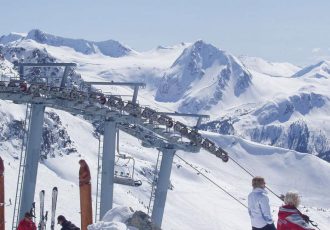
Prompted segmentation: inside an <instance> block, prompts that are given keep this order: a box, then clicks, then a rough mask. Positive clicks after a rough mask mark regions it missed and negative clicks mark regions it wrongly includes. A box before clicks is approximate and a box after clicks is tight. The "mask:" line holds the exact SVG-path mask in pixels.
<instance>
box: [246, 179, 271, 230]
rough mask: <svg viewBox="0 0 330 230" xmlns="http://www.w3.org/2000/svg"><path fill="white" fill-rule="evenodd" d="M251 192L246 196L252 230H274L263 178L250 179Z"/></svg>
mask: <svg viewBox="0 0 330 230" xmlns="http://www.w3.org/2000/svg"><path fill="white" fill-rule="evenodd" d="M252 187H253V190H252V192H251V193H250V194H249V196H248V209H249V215H250V219H251V225H252V230H259V229H260V230H276V228H275V225H274V221H273V219H272V215H271V213H270V207H269V199H268V197H267V191H266V190H265V187H266V182H265V179H264V178H263V177H259V176H258V177H254V178H253V179H252Z"/></svg>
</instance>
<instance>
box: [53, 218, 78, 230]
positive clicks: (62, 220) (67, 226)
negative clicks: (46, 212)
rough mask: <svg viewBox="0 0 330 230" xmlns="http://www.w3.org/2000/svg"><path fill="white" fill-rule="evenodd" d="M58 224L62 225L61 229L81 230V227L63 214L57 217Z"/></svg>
mask: <svg viewBox="0 0 330 230" xmlns="http://www.w3.org/2000/svg"><path fill="white" fill-rule="evenodd" d="M57 224H60V225H62V228H61V230H80V228H78V227H77V226H76V225H74V224H73V223H71V222H70V221H68V220H67V219H66V218H65V217H64V216H63V215H59V216H58V217H57Z"/></svg>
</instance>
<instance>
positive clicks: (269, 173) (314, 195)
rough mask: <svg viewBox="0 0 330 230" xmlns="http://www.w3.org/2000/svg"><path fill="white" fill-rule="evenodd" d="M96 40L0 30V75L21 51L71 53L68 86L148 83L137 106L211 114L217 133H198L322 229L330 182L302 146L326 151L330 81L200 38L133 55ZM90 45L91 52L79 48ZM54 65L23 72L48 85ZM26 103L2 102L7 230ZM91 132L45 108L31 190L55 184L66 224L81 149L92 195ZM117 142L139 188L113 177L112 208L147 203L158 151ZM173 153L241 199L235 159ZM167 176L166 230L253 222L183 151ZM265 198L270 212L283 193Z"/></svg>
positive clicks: (26, 55)
mask: <svg viewBox="0 0 330 230" xmlns="http://www.w3.org/2000/svg"><path fill="white" fill-rule="evenodd" d="M92 43H93V42H91V43H89V42H88V41H85V40H75V39H67V38H60V37H57V36H54V35H50V34H46V33H43V32H41V31H38V30H33V31H31V32H29V33H28V34H27V35H25V34H11V35H7V36H2V37H1V38H0V54H3V56H4V58H5V59H4V60H0V76H1V78H2V79H8V78H10V77H12V76H15V75H17V70H15V69H14V67H13V65H12V63H11V61H15V60H16V61H17V60H20V59H24V60H25V61H26V62H76V63H77V64H78V67H77V69H76V70H74V71H72V72H71V73H70V77H69V79H70V80H71V82H72V84H76V83H77V82H79V81H82V80H87V81H110V80H114V81H137V82H145V83H147V88H146V89H144V90H143V89H141V90H140V91H139V98H138V100H139V103H140V104H144V105H145V104H147V105H149V106H151V107H153V108H155V109H158V110H162V111H176V110H179V111H181V112H199V113H205V114H210V115H211V120H210V121H209V122H208V123H205V124H204V125H203V126H202V128H203V129H205V130H209V131H213V133H211V132H207V131H205V132H203V135H205V136H207V137H209V138H211V139H213V140H214V141H215V142H216V143H217V144H219V145H220V146H222V147H223V148H224V149H226V150H227V151H228V152H229V153H230V156H231V157H232V158H233V159H235V160H236V161H237V162H239V163H241V164H242V165H243V166H244V167H245V168H246V169H248V170H249V171H251V172H252V173H253V174H254V175H262V176H265V178H266V180H267V185H269V187H270V188H272V189H273V190H274V191H275V192H277V193H285V192H286V191H287V190H289V189H295V190H298V191H299V192H300V193H301V194H302V196H303V198H302V200H303V205H304V206H303V207H302V210H303V211H304V212H308V215H310V216H311V218H312V219H313V220H315V221H316V222H317V223H319V227H320V228H321V229H327V226H330V221H329V215H330V209H329V207H330V203H329V201H328V199H327V198H326V197H327V196H328V191H329V189H330V186H329V185H330V181H329V180H330V179H329V177H328V176H326V175H329V173H330V165H329V163H328V162H326V161H324V160H322V159H320V158H318V157H316V156H314V155H312V154H307V153H300V152H310V153H313V154H315V155H318V156H319V157H321V158H323V159H326V160H329V147H328V146H329V140H328V136H329V134H330V126H329V124H330V121H329V118H328V117H327V114H329V112H330V110H329V109H330V104H329V98H330V94H329V92H328V89H329V83H328V79H327V78H324V77H322V78H317V77H316V78H315V77H312V78H310V77H304V75H301V76H299V77H297V76H296V77H289V76H291V75H294V72H295V70H294V69H295V68H296V67H295V66H293V65H290V64H287V63H285V64H283V65H282V64H278V63H277V64H274V63H269V62H267V61H260V60H261V59H260V60H259V59H257V58H251V59H250V58H247V57H245V58H244V59H243V58H240V59H239V58H236V57H234V56H233V55H231V54H229V53H227V52H225V51H222V50H220V49H218V48H216V47H214V46H212V45H211V44H207V43H205V42H203V41H197V42H195V43H193V44H187V43H182V44H179V45H176V46H171V47H164V46H163V47H158V48H156V49H153V50H151V51H147V52H141V53H137V52H135V51H129V52H126V53H125V52H124V53H122V55H117V56H116V55H107V54H105V53H103V52H102V51H100V48H99V47H98V46H97V45H96V44H97V42H96V43H93V44H92ZM88 46H90V51H86V50H88V49H85V48H86V47H88ZM82 47H84V48H82ZM91 47H94V48H95V49H94V48H91ZM117 48H118V47H110V48H109V52H114V53H117V51H118V50H117ZM93 49H94V51H93ZM85 51H86V52H85ZM247 60H248V61H247ZM253 60H254V61H253ZM242 63H243V64H242ZM253 63H257V64H253ZM316 66H317V65H315V67H316ZM297 68H298V67H297ZM297 70H299V68H298V69H297ZM42 71H44V72H42ZM62 71H63V70H61V69H59V68H45V69H44V70H42V69H39V68H35V69H30V70H29V69H27V70H26V73H27V74H28V76H29V77H38V76H40V75H42V74H47V75H51V76H54V83H56V80H55V79H57V78H58V77H59V76H61V75H62V73H63V72H62ZM305 72H306V73H309V72H310V71H305ZM298 73H299V72H298ZM102 90H104V91H106V92H109V91H110V92H112V93H114V94H124V95H128V94H130V95H131V94H132V89H130V88H123V87H108V88H102ZM124 97H125V96H124ZM155 99H156V100H155ZM25 108H26V106H24V105H17V104H13V103H12V102H7V101H0V116H1V122H0V135H1V136H0V154H1V157H2V158H3V159H4V161H5V167H6V203H7V204H8V206H7V207H6V219H7V220H8V222H7V227H8V226H10V225H11V221H10V220H11V218H12V212H13V204H12V205H10V203H9V198H11V200H12V201H13V200H14V195H15V188H16V180H17V179H16V178H17V173H18V170H17V169H18V164H19V159H18V158H19V151H20V145H21V135H22V123H23V121H24V119H25V116H24V115H25ZM183 121H184V122H188V123H189V122H191V121H190V120H185V119H183ZM218 133H223V134H226V135H222V134H218ZM228 134H229V135H228ZM97 136H98V133H97V127H96V126H94V125H93V124H91V123H90V122H89V121H86V120H84V119H83V118H82V117H80V116H74V115H71V114H68V113H66V112H63V111H58V110H54V109H47V110H46V114H45V122H44V132H43V146H44V147H42V149H43V152H42V155H43V156H45V157H43V158H42V161H41V163H40V165H39V174H38V179H37V191H39V190H41V189H45V190H46V191H48V192H50V190H51V188H52V187H53V186H57V187H58V188H59V191H60V192H59V203H58V212H57V213H58V214H63V215H65V216H68V217H69V218H70V220H72V221H73V222H74V223H79V222H80V221H79V218H80V217H79V203H78V202H79V199H76V197H78V196H79V193H78V167H79V165H78V163H77V162H78V161H79V159H81V158H84V159H86V161H87V162H88V163H89V165H90V168H91V172H92V181H93V195H94V196H95V189H96V184H95V182H96V172H97V152H98V140H97ZM251 140H252V141H251ZM255 142H259V143H262V144H258V143H255ZM263 144H266V145H263ZM267 145H275V146H279V147H280V148H279V147H272V146H267ZM289 149H293V150H289ZM294 150H297V151H300V152H297V151H294ZM120 151H121V153H125V154H128V155H130V156H133V157H134V158H135V160H136V169H135V175H134V176H135V178H136V179H140V180H141V181H142V182H143V185H142V186H141V187H138V188H135V187H134V188H132V187H125V186H122V185H116V186H115V194H114V202H115V206H117V205H124V206H131V207H133V209H134V210H143V211H145V212H146V207H147V205H148V201H149V198H150V190H151V183H152V179H153V174H152V172H153V170H154V166H155V163H156V159H157V150H156V149H147V148H144V147H142V146H141V145H140V143H139V141H138V140H136V139H134V138H132V137H130V136H129V135H127V134H125V133H120ZM178 154H179V155H180V156H182V157H184V159H186V160H187V161H188V162H190V163H192V165H193V166H194V167H196V168H197V169H199V170H201V171H202V172H203V173H205V174H206V175H207V176H209V177H210V178H211V179H213V180H214V181H216V182H217V183H218V184H219V185H220V186H222V187H223V188H225V189H226V190H227V191H229V192H230V193H231V194H233V195H234V196H235V197H237V198H238V199H239V200H240V201H241V202H243V203H244V204H246V202H247V201H246V197H247V194H248V193H249V191H250V190H251V185H250V184H251V183H250V180H251V178H250V176H249V175H247V174H246V173H245V172H244V171H243V170H242V169H241V168H240V167H238V166H237V165H236V164H235V163H234V162H233V161H229V162H228V163H226V164H224V163H222V162H220V161H218V160H217V159H215V158H214V156H212V155H209V154H208V153H207V152H205V151H201V152H200V153H197V154H189V153H184V152H182V151H178ZM122 165H125V162H123V164H122ZM171 184H172V190H169V192H168V199H167V204H166V207H165V216H164V221H163V229H196V226H198V229H208V230H209V229H231V230H241V229H246V228H249V227H250V223H249V217H248V214H247V210H246V209H245V208H244V207H243V206H242V205H240V204H239V203H238V202H236V201H235V200H233V199H232V198H230V197H229V196H228V195H227V194H225V193H224V192H223V191H221V190H218V189H217V187H215V186H214V185H212V184H210V183H209V182H208V181H207V180H205V179H204V178H203V177H202V176H201V175H200V174H199V173H196V171H194V170H193V169H192V168H191V167H189V166H188V165H186V164H185V163H184V162H183V161H181V160H180V159H179V158H175V160H174V165H173V170H172V175H171ZM48 194H49V193H48ZM269 196H270V203H271V208H272V211H273V212H272V214H273V217H274V219H275V220H276V218H277V216H276V213H277V210H278V207H279V205H280V204H281V201H279V200H278V199H277V198H276V197H275V196H273V195H271V194H270V195H269ZM35 199H36V200H37V199H38V194H36V197H35ZM94 201H95V197H94ZM46 207H47V208H46V209H48V210H49V207H50V202H46ZM37 213H38V209H37ZM237 219H239V220H240V221H237Z"/></svg>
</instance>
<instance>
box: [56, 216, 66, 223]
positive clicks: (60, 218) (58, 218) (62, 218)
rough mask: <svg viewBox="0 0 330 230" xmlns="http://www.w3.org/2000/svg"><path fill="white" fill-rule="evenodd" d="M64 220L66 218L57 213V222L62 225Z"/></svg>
mask: <svg viewBox="0 0 330 230" xmlns="http://www.w3.org/2000/svg"><path fill="white" fill-rule="evenodd" d="M64 221H66V219H65V217H64V216H63V215H59V216H58V217H57V224H60V225H62V224H63V222H64Z"/></svg>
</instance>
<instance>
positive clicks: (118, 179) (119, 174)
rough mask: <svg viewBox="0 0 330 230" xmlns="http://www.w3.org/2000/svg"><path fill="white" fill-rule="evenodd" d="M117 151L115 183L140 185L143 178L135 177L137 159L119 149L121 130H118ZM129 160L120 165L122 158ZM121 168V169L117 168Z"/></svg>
mask: <svg viewBox="0 0 330 230" xmlns="http://www.w3.org/2000/svg"><path fill="white" fill-rule="evenodd" d="M117 152H118V154H116V161H115V175H114V183H117V184H122V185H128V186H134V187H138V186H141V185H142V181H141V180H135V179H134V171H135V159H134V158H133V157H131V156H127V155H125V154H121V153H120V151H119V130H118V131H117ZM121 159H122V160H127V161H126V163H124V164H122V165H120V164H119V161H120V160H121ZM116 168H119V169H120V170H116Z"/></svg>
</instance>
